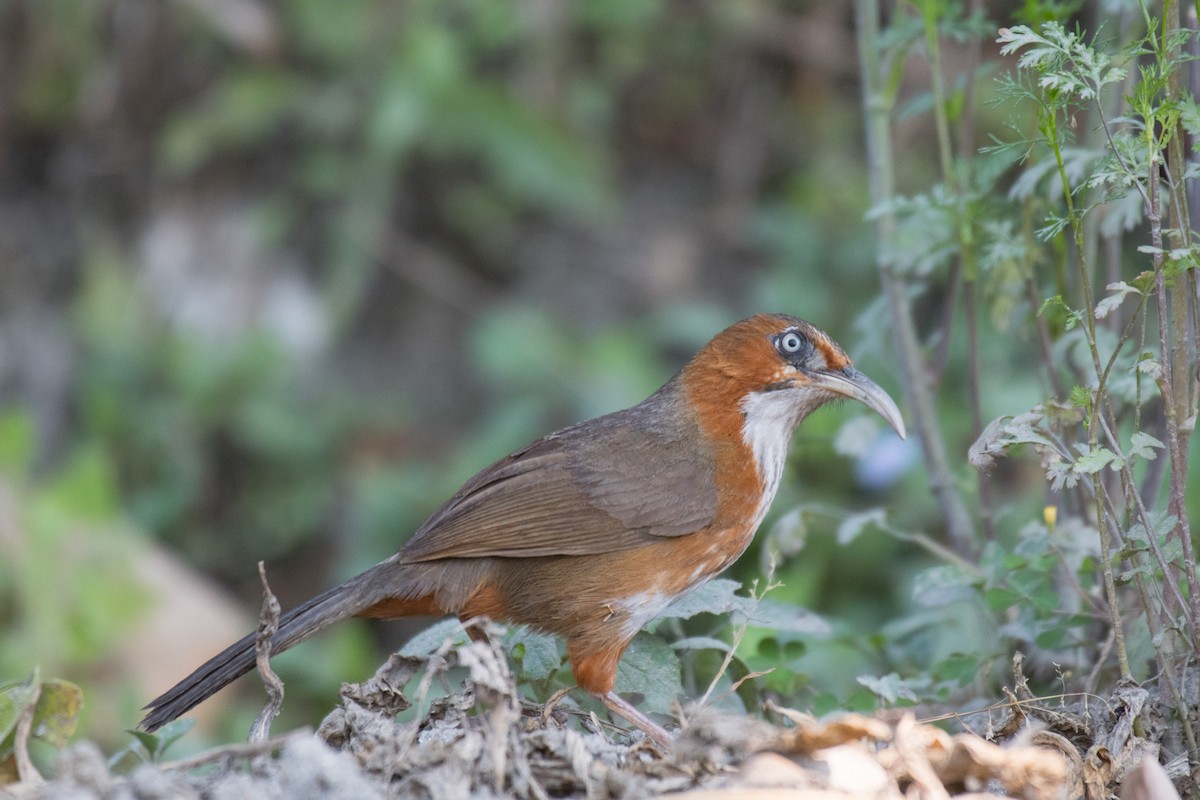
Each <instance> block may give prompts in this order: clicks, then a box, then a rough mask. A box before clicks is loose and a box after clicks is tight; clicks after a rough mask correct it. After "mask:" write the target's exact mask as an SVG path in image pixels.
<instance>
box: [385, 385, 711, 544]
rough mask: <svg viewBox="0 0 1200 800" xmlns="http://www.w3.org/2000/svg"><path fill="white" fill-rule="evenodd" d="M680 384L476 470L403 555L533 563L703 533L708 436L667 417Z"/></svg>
mask: <svg viewBox="0 0 1200 800" xmlns="http://www.w3.org/2000/svg"><path fill="white" fill-rule="evenodd" d="M674 389H675V386H674V382H671V383H668V384H667V386H665V387H663V389H661V390H659V392H657V393H655V394H654V395H652V396H651V397H650V398H649V399H648V400H646V401H645V402H643V403H642V404H640V405H637V406H634V407H633V408H630V409H626V410H625V411H619V412H617V413H615V414H609V415H607V416H604V417H600V418H598V419H594V420H591V421H589V422H585V423H582V424H580V425H576V426H574V427H572V428H567V429H565V430H562V431H559V432H558V433H554V434H551V435H549V436H547V437H545V438H544V439H540V440H538V441H537V442H535V443H533V444H532V445H530V446H529V447H527V448H525V449H523V450H519V451H517V452H516V453H514V454H512V455H511V456H508V457H507V458H504V459H502V460H500V461H498V462H496V463H495V464H493V465H492V466H490V467H488V468H487V469H485V470H483V471H482V472H480V473H479V474H478V475H476V476H475V477H474V478H472V479H471V480H470V481H468V482H467V483H466V485H464V486H463V488H462V489H460V490H459V491H458V493H457V494H455V495H454V497H452V498H450V500H449V501H447V502H446V503H445V505H443V506H442V507H441V508H439V509H438V510H437V511H435V512H434V514H433V515H432V516H431V517H430V518H429V519H428V520H427V521H426V522H425V524H424V525H422V526H421V528H420V529H419V530H418V531H417V532H416V533H415V534H414V535H413V537H412V538H411V539H410V540H409V541H408V543H407V544H406V545H405V546H404V548H403V549H402V550H401V551H400V560H401V561H403V562H406V563H413V562H418V561H431V560H434V559H439V558H481V557H498V558H534V557H539V556H562V555H587V554H592V553H607V552H612V551H616V550H627V549H630V548H633V547H638V546H640V545H643V544H646V543H647V542H649V541H652V540H653V537H657V536H682V535H685V534H688V533H691V532H693V531H696V530H699V529H700V528H702V527H704V526H705V525H707V524H708V523H709V522H711V521H712V519H713V516H714V514H715V510H716V488H715V483H714V480H713V475H712V466H711V465H712V458H711V456H710V455H709V454H708V453H707V451H706V450H705V449H704V448H705V446H706V445H704V444H703V442H704V440H703V437H699V436H698V433H699V432H698V431H697V430H695V429H694V428H690V429H689V428H688V427H687V425H686V423H685V422H681V421H680V420H681V419H687V416H686V415H684V416H682V417H681V416H680V415H677V414H670V413H667V414H664V413H662V412H663V411H664V410H666V409H664V406H665V405H667V404H668V403H671V402H677V397H676V395H675V392H674Z"/></svg>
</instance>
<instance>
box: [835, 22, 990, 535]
mask: <svg viewBox="0 0 1200 800" xmlns="http://www.w3.org/2000/svg"><path fill="white" fill-rule="evenodd" d="M854 8H855V19H856V21H857V26H858V31H857V37H858V55H859V64H860V66H861V72H862V81H863V87H862V94H863V107H864V111H865V116H866V120H867V125H866V154H867V163H868V176H869V180H870V188H871V201H872V205H874V206H876V207H882V206H883V205H884V204H885V203H886V202H887V201H888V200H890V199H891V198H892V197H893V195H894V194H895V177H894V162H893V158H892V143H891V110H892V104H893V103H892V98H891V97H889V93H888V91H887V89H886V88H885V81H884V72H883V69H882V64H881V62H880V57H879V46H878V44H879V24H880V23H879V7H878V4H877V3H875V2H874V0H855V4H854ZM895 230H896V219H895V216H894V215H893V214H892V213H890V212H888V211H884V212H883V213H881V214H879V216H878V217H877V218H876V235H877V239H878V246H877V256H876V260H877V265H878V269H879V277H880V282H881V283H882V284H883V289H884V295H885V297H886V298H887V303H888V308H889V310H890V312H891V316H892V324H893V326H894V331H895V337H894V338H895V341H896V347H897V350H898V355H899V358H900V369H901V372H902V375H903V379H904V394H905V400H906V403H907V405H908V409H909V414H910V416H911V418H912V421H913V430H914V431H915V433H916V436H917V439H918V441H920V443H921V447H922V452H923V455H924V457H925V465H926V469H927V470H928V472H929V483H930V488H931V489H932V491H933V494H934V497H935V498H936V499H937V502H938V505H939V507H940V509H941V512H942V518H943V520H944V521H945V523H946V533H947V537H948V538H949V540H950V543H951V546H952V547H953V549H954V551H955V552H956V553H958V554H959V555H961V556H972V555H973V554H974V553H975V551H976V537H975V531H974V526H973V525H972V523H971V518H970V516H969V515H968V513H967V508H966V505H965V503H964V502H963V499H962V495H961V493H960V492H959V489H958V485H957V483H956V482H955V480H954V476H953V474H952V473H951V471H950V467H949V464H948V461H947V458H946V446H945V443H944V441H943V439H942V435H941V431H940V430H939V428H938V426H937V414H936V411H935V406H934V401H933V397H932V396H931V394H930V392H929V387H928V385H927V383H926V381H925V363H924V359H923V357H922V355H921V349H920V345H919V343H918V340H917V334H916V325H915V324H914V322H913V317H912V306H911V305H910V303H909V298H908V293H907V291H906V287H905V285H904V282H903V280H902V279H901V278H900V277H899V276H897V275H896V274H895V272H894V271H893V269H892V266H891V263H890V262H889V261H888V259H887V257H886V254H887V253H888V252H889V250H890V248H891V246H892V243H893V242H894V240H895Z"/></svg>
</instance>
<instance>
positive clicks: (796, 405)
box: [742, 389, 812, 528]
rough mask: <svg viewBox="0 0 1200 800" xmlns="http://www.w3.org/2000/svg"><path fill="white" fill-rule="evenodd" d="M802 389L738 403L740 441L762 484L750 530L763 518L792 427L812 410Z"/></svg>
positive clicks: (751, 396) (756, 395) (763, 394)
mask: <svg viewBox="0 0 1200 800" xmlns="http://www.w3.org/2000/svg"><path fill="white" fill-rule="evenodd" d="M803 394H807V392H805V391H804V390H802V389H778V390H776V391H773V392H752V393H750V394H748V395H746V398H745V399H744V400H743V401H742V413H743V414H744V415H745V421H744V422H743V423H742V441H744V442H745V443H746V446H747V447H749V448H750V452H752V453H754V463H755V466H757V467H758V477H759V478H760V479H761V480H762V482H763V497H762V502H761V503H760V504H759V507H758V509H757V510H756V511H755V514H754V526H753V527H754V528H757V527H758V525H759V523H760V522H762V520H763V517H764V516H766V513H767V509H768V508H769V507H770V505H771V501H772V500H774V499H775V492H776V490H778V489H779V479H780V477H781V476H782V475H783V464H784V462H785V461H786V460H787V451H788V445H789V444H791V441H792V434H793V433H795V432H796V426H797V425H799V424H800V421H801V420H802V419H804V417H806V416H807V415H808V413H809V411H811V410H812V408H811V407H810V405H809V404H808V403H806V402H805V398H803V397H802V396H801V395H803Z"/></svg>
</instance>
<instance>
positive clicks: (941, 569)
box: [912, 564, 975, 608]
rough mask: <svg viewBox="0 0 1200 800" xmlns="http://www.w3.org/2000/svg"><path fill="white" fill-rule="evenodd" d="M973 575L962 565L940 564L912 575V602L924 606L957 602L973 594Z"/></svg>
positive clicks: (933, 606) (940, 605) (931, 606)
mask: <svg viewBox="0 0 1200 800" xmlns="http://www.w3.org/2000/svg"><path fill="white" fill-rule="evenodd" d="M974 584H975V577H974V576H972V575H971V574H970V573H969V572H967V571H966V570H965V569H963V568H962V567H958V566H955V565H954V564H941V565H939V566H936V567H930V568H928V569H923V570H921V571H920V572H918V573H917V574H916V575H915V576H913V588H912V598H913V602H915V603H917V604H918V605H921V606H924V607H926V608H940V607H942V606H946V605H949V604H951V603H959V602H962V601H965V600H968V599H970V598H971V597H973V596H974V595H975V589H974Z"/></svg>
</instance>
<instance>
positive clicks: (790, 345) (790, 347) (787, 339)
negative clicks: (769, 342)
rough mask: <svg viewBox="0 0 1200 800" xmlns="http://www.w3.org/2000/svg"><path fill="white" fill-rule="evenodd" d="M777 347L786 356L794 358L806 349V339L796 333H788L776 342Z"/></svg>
mask: <svg viewBox="0 0 1200 800" xmlns="http://www.w3.org/2000/svg"><path fill="white" fill-rule="evenodd" d="M775 346H776V347H778V348H779V352H781V353H783V354H784V355H785V356H794V355H795V354H796V353H799V352H800V351H801V350H802V349H803V348H804V337H803V336H801V335H800V334H799V333H797V332H796V331H787V332H786V333H783V334H781V335H780V337H779V338H778V339H777V340H776V341H775Z"/></svg>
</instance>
